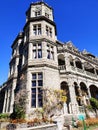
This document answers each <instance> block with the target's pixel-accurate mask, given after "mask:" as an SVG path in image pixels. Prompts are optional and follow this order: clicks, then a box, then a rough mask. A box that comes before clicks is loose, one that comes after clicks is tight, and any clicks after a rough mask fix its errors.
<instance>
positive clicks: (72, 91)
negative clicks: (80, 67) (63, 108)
mask: <svg viewBox="0 0 98 130" xmlns="http://www.w3.org/2000/svg"><path fill="white" fill-rule="evenodd" d="M68 83H69V84H68V85H69V92H70V100H71V102H70V104H69V107H70V113H74V114H77V113H78V108H77V107H76V106H77V101H76V95H75V89H74V85H73V82H72V78H70V79H69V81H68Z"/></svg>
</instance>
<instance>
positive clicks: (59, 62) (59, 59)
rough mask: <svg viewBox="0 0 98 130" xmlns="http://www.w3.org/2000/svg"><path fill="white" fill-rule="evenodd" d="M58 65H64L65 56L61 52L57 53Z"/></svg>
mask: <svg viewBox="0 0 98 130" xmlns="http://www.w3.org/2000/svg"><path fill="white" fill-rule="evenodd" d="M58 65H65V58H64V55H63V54H60V55H58Z"/></svg>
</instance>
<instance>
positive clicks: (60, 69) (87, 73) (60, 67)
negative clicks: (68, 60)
mask: <svg viewBox="0 0 98 130" xmlns="http://www.w3.org/2000/svg"><path fill="white" fill-rule="evenodd" d="M58 69H59V71H60V72H65V71H66V65H60V66H59V67H58ZM71 70H72V71H74V72H78V73H81V74H82V75H87V76H90V77H93V78H98V75H97V74H94V73H91V72H89V71H86V70H83V69H80V68H76V67H74V66H71Z"/></svg>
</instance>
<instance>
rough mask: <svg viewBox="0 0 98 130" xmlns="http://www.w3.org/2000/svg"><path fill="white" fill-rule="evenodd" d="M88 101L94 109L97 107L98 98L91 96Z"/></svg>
mask: <svg viewBox="0 0 98 130" xmlns="http://www.w3.org/2000/svg"><path fill="white" fill-rule="evenodd" d="M90 102H91V106H92V108H93V109H94V110H96V109H98V100H97V99H95V98H91V99H90Z"/></svg>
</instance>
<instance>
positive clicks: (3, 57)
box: [0, 0, 98, 85]
mask: <svg viewBox="0 0 98 130" xmlns="http://www.w3.org/2000/svg"><path fill="white" fill-rule="evenodd" d="M31 2H36V0H2V1H0V16H1V18H0V85H1V84H2V83H3V82H4V81H6V79H7V76H8V71H9V61H10V57H11V44H12V43H13V40H14V39H15V37H16V36H17V34H18V32H20V31H21V30H22V29H23V26H24V25H25V18H26V17H25V12H26V10H27V9H28V7H29V5H30V3H31ZM45 2H46V3H48V4H49V5H50V6H52V7H53V8H54V20H55V22H56V25H57V34H58V35H57V37H58V40H60V41H62V42H66V41H69V40H71V41H72V42H73V44H74V45H75V46H76V47H77V48H78V49H79V50H83V49H86V50H87V51H89V52H90V53H93V54H94V55H96V56H98V0H45Z"/></svg>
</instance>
